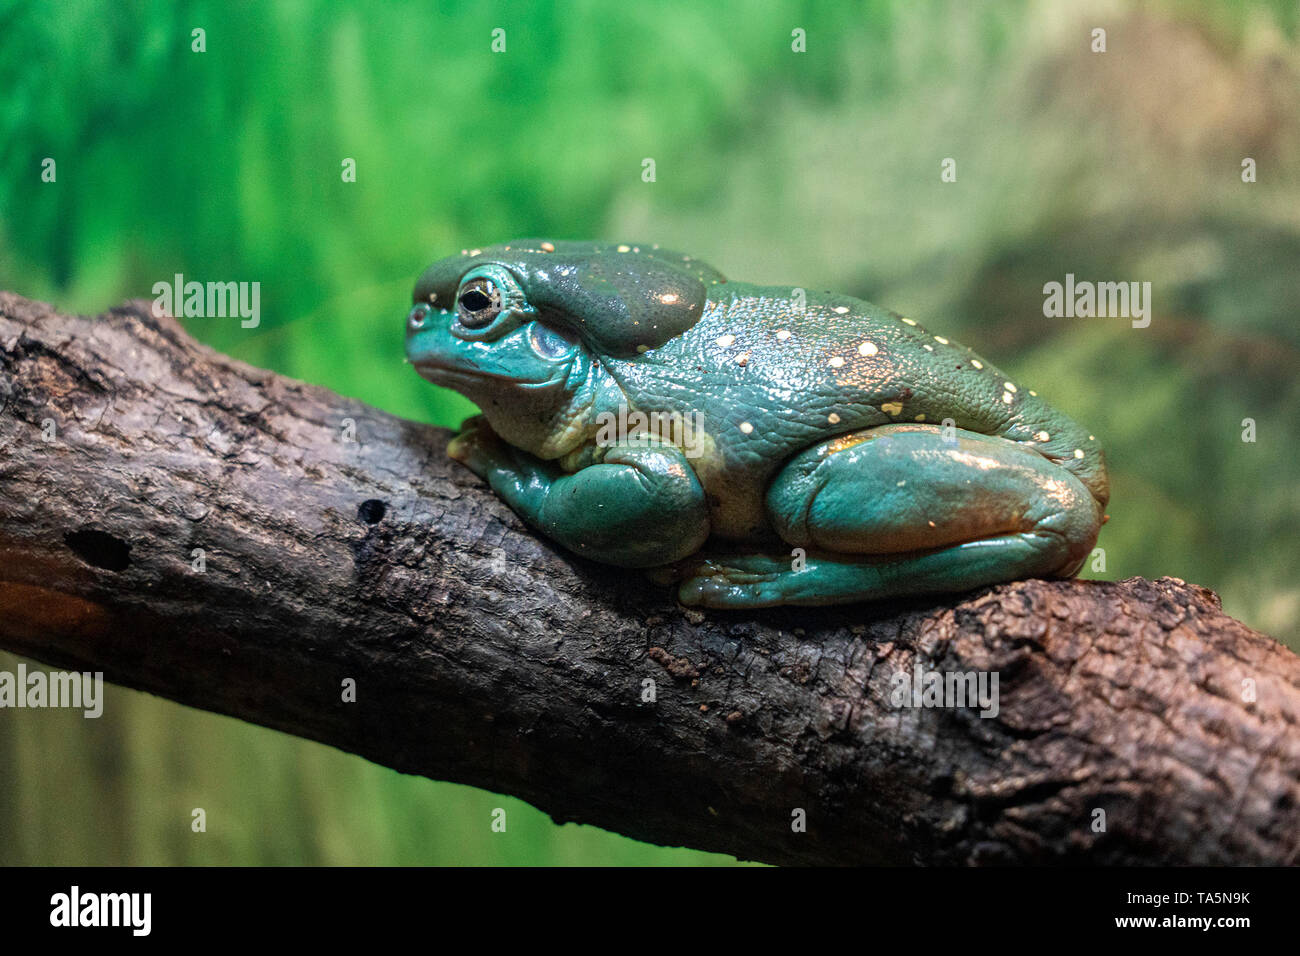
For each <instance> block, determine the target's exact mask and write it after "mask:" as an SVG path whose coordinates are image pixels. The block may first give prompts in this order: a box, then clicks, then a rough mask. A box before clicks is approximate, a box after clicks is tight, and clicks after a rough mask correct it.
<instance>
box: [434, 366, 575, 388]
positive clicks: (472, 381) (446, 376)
mask: <svg viewBox="0 0 1300 956" xmlns="http://www.w3.org/2000/svg"><path fill="white" fill-rule="evenodd" d="M411 364H412V365H413V366H415V370H416V372H418V373H419V375H420V377H421V378H423V379H427V380H428V381H430V382H433V384H435V385H445V386H447V387H448V388H454V389H457V391H459V386H460V385H470V386H477V385H482V384H483V383H484V382H488V381H492V382H502V383H504V384H508V385H513V386H515V387H516V388H523V389H546V388H553V387H557V386H560V385H562V384H563V383H564V377H563V376H562V375H561V376H555V375H552V376H551V377H549V378H545V379H542V380H541V381H536V382H534V381H530V380H528V379H518V378H514V377H512V376H510V375H502V374H501V373H500V372H489V371H488V370H487V369H483V368H474V367H472V366H465V365H453V364H451V363H449V362H438V361H435V360H434V359H428V358H424V359H420V360H419V361H418V362H412V363H411Z"/></svg>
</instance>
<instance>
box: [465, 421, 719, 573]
mask: <svg viewBox="0 0 1300 956" xmlns="http://www.w3.org/2000/svg"><path fill="white" fill-rule="evenodd" d="M467 425H468V426H469V427H467V428H466V429H465V430H464V431H462V432H461V434H459V435H457V436H456V438H455V439H453V440H452V442H451V444H450V445H449V446H448V448H447V453H448V454H449V455H450V456H451V457H453V458H455V459H457V460H458V461H461V462H463V463H464V464H466V465H468V466H469V467H470V468H471V469H472V470H473V471H474V472H475V473H477V474H478V475H479V476H480V477H482V478H485V479H486V480H487V482H488V484H490V485H491V486H492V490H493V491H495V492H496V493H497V494H498V495H500V496H501V497H502V498H504V499H505V501H506V503H507V504H508V505H510V507H511V508H513V509H514V510H515V512H516V513H517V514H518V515H519V516H520V517H522V518H523V519H524V520H525V521H527V522H528V523H529V524H531V525H532V526H533V527H535V528H536V529H537V530H539V531H540V532H542V534H544V535H546V536H547V537H549V538H551V539H552V540H554V541H558V542H559V543H560V544H562V545H564V546H565V547H566V548H568V549H569V550H571V551H573V552H575V553H577V554H580V555H583V556H585V557H588V558H591V559H593V560H596V561H603V562H605V563H606V564H615V565H620V566H622V567H630V568H644V567H652V566H655V565H661V564H666V563H669V562H672V561H677V560H679V559H680V558H683V557H685V556H686V555H688V554H692V553H694V552H695V551H698V550H699V548H700V546H701V545H703V544H704V541H705V539H706V538H708V536H709V514H708V507H707V505H706V503H705V498H704V490H703V489H702V488H701V487H700V482H699V479H698V478H696V476H695V472H694V470H693V469H692V468H691V467H690V465H689V464H687V461H686V458H685V456H684V455H683V453H682V450H681V449H680V448H677V447H676V446H674V445H668V444H663V443H660V442H658V441H656V440H654V439H653V438H648V439H644V440H636V439H633V440H629V441H627V442H622V443H619V444H616V445H614V446H612V447H610V448H608V449H607V450H606V451H605V454H604V460H603V462H602V463H601V464H595V465H588V466H587V467H585V468H582V469H579V470H578V471H575V472H573V473H566V472H564V471H563V470H562V469H560V468H559V467H558V466H557V465H555V464H554V463H552V462H547V461H543V460H541V459H540V458H537V457H535V456H533V455H530V454H529V453H528V452H526V451H522V450H520V449H518V448H515V447H514V446H512V445H509V444H507V443H506V442H505V441H503V440H502V439H501V438H499V437H498V436H497V435H495V434H494V433H493V432H492V431H491V429H490V428H488V427H487V426H486V424H479V423H476V422H475V420H471V423H467Z"/></svg>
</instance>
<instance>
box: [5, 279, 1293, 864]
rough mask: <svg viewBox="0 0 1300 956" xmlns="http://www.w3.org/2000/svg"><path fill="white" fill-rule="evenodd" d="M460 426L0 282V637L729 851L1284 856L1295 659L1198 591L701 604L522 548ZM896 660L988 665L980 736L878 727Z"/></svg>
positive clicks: (170, 691) (376, 753)
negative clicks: (66, 310) (409, 415)
mask: <svg viewBox="0 0 1300 956" xmlns="http://www.w3.org/2000/svg"><path fill="white" fill-rule="evenodd" d="M50 422H52V423H53V432H52V433H51V427H50V424H49V423H50ZM352 436H354V437H355V441H349V440H346V439H347V438H349V437H352ZM47 438H49V439H51V440H46V439H47ZM446 440H447V432H445V431H444V430H441V429H438V428H432V427H428V426H425V425H421V424H417V423H415V422H410V421H404V420H402V419H399V418H395V417H393V416H391V415H388V414H385V413H383V412H380V411H378V410H376V409H373V408H369V407H366V406H365V405H362V404H361V403H359V402H356V401H353V400H351V399H348V398H344V397H341V396H338V395H335V394H332V393H330V392H328V391H326V390H324V389H321V388H316V387H313V386H309V385H305V384H302V383H300V382H296V381H292V380H289V379H286V378H283V377H281V376H278V375H275V374H272V373H270V372H267V371H263V370H259V369H255V368H251V367H249V366H247V365H244V364H241V363H239V362H236V361H234V360H232V359H229V358H226V357H224V356H222V355H220V354H217V353H215V352H213V351H211V350H209V349H207V348H205V347H203V346H200V345H198V344H196V343H195V342H194V341H192V340H191V339H190V338H189V337H188V336H187V335H186V334H185V333H184V331H182V329H181V328H180V326H179V325H178V323H176V322H175V321H174V320H173V319H170V318H161V319H160V318H155V317H154V316H152V315H151V314H150V311H149V307H148V304H147V303H132V304H128V305H127V306H125V307H123V308H120V309H116V310H114V311H112V312H109V313H107V314H105V315H103V316H100V317H98V318H81V317H74V316H68V315H62V314H59V313H58V312H56V311H54V310H53V309H51V308H50V307H49V306H46V305H42V304H40V303H36V302H30V301H27V300H25V299H22V298H20V297H18V296H15V295H12V294H8V293H0V646H3V647H5V648H7V649H9V650H12V651H15V652H17V653H19V654H23V655H27V656H30V657H33V658H36V659H38V660H41V661H44V662H47V663H49V664H52V665H55V666H58V667H65V668H75V669H78V670H102V671H103V672H104V673H105V676H106V678H107V679H109V680H112V681H115V682H117V683H120V684H123V685H126V686H130V687H136V688H140V689H143V690H147V691H150V692H152V693H155V694H159V695H162V696H164V697H168V698H171V699H173V700H176V701H180V702H181V703H184V704H188V705H190V706H193V707H200V708H204V709H207V710H212V711H216V712H219V713H223V714H230V715H233V716H236V717H239V718H242V719H244V720H248V721H252V722H254V723H258V724H263V725H265V726H268V727H274V728H277V729H279V730H283V731H286V732H288V733H292V734H297V735H300V736H303V737H307V738H311V739H313V740H319V741H323V742H325V743H328V744H331V745H333V746H335V747H339V748H342V749H344V750H347V751H350V752H353V753H357V754H360V755H362V756H364V757H366V758H368V759H370V760H373V761H376V762H378V763H381V764H384V765H387V766H390V767H395V768H397V769H398V770H401V771H404V772H408V773H417V774H424V775H426V776H429V777H434V778H437V779H443V780H455V781H459V782H462V783H468V784H472V785H475V786H479V787H485V788H488V789H490V790H495V791H500V792H504V793H509V794H512V795H515V796H519V797H522V798H523V799H525V800H527V801H529V802H531V803H533V804H535V805H536V806H538V807H540V808H542V809H543V810H545V811H547V812H548V813H550V814H551V815H552V816H553V817H554V818H555V819H556V820H559V821H568V820H574V821H580V822H584V823H591V824H595V825H598V826H602V827H605V828H607V829H610V830H615V831H618V832H620V833H625V834H628V835H629V836H632V837H636V838H638V839H641V840H648V841H651V842H654V843H663V844H682V845H686V846H692V847H700V848H703V849H708V850H718V851H723V852H727V853H732V854H735V855H736V856H738V857H742V858H746V859H756V860H764V861H768V862H772V863H785V864H800V863H803V864H808V863H835V864H839V863H927V864H934V863H1028V862H1089V863H1143V864H1158V863H1175V864H1188V863H1290V862H1293V861H1294V860H1295V858H1296V855H1297V845H1298V841H1300V733H1297V720H1298V719H1300V658H1297V657H1296V656H1295V655H1294V654H1292V653H1290V652H1289V651H1287V650H1286V649H1285V648H1283V647H1282V646H1280V645H1279V644H1278V643H1276V642H1275V641H1273V640H1272V639H1270V638H1268V637H1265V636H1263V635H1261V634H1258V633H1256V632H1254V631H1252V630H1250V629H1249V628H1247V627H1245V626H1244V625H1242V624H1240V623H1239V622H1237V621H1235V620H1233V619H1231V618H1229V617H1227V616H1225V615H1224V614H1223V613H1222V612H1221V610H1220V608H1219V602H1218V599H1217V598H1216V597H1215V595H1214V594H1213V593H1211V592H1209V591H1206V590H1204V589H1202V588H1198V587H1194V586H1190V585H1187V584H1184V583H1183V582H1181V581H1178V580H1176V579H1172V578H1162V579H1160V580H1158V581H1147V580H1144V579H1140V578H1134V579H1130V580H1128V581H1123V582H1118V583H1101V582H1090V581H1038V580H1033V581H1021V582H1017V583H1014V584H1008V585H1002V586H999V587H995V588H990V589H985V590H983V591H980V592H976V593H974V594H970V595H964V596H954V597H952V598H944V599H940V600H929V601H924V602H904V603H892V604H887V605H872V606H867V605H859V606H852V607H841V608H831V609H817V610H809V609H793V608H792V609H779V610H776V611H764V612H754V613H723V612H708V613H701V612H696V611H691V610H686V609H684V608H682V607H680V606H678V605H676V604H675V603H674V601H673V600H672V599H671V597H670V595H669V593H668V592H667V591H666V590H663V589H660V588H657V587H655V586H653V585H651V584H649V583H648V582H647V581H645V580H644V579H643V578H641V577H640V576H639V575H637V574H633V573H629V572H623V571H619V570H617V569H610V568H605V567H601V566H598V565H595V564H591V563H588V562H585V561H582V560H580V559H577V558H574V557H572V556H569V555H567V554H564V553H562V552H559V551H557V550H556V549H555V548H553V547H552V546H550V545H549V544H548V543H547V542H545V541H543V540H540V539H539V538H537V537H535V536H534V535H532V534H531V533H529V531H528V530H527V529H526V528H525V527H524V526H523V525H522V523H521V522H520V521H519V520H518V519H517V518H516V517H515V516H514V515H513V514H512V513H511V512H510V511H509V510H508V509H507V508H506V507H505V506H504V505H502V504H501V503H500V502H499V501H498V500H497V499H496V498H495V497H494V496H493V495H492V494H491V493H490V492H489V491H487V490H486V488H485V487H484V486H483V484H482V483H481V482H480V481H479V480H478V479H476V478H475V477H474V476H473V475H471V474H470V473H469V472H468V471H466V470H464V469H462V468H461V467H460V466H458V465H456V464H455V463H453V462H449V461H448V460H447V459H446V458H445V456H444V454H443V451H444V446H445V443H446ZM196 549H202V551H203V553H204V556H205V562H206V567H205V569H204V570H202V571H197V570H195V562H196V557H195V550H196ZM918 665H919V666H920V667H921V668H923V669H927V670H936V671H941V672H945V673H946V672H967V671H972V672H982V673H985V674H992V673H996V674H997V676H998V681H999V684H998V690H999V700H998V711H997V714H996V716H986V717H981V716H980V713H979V710H978V708H977V707H971V706H966V707H947V708H929V707H921V708H917V707H898V706H895V700H894V698H895V690H896V687H897V686H898V685H897V681H896V676H897V675H900V674H902V675H907V677H908V679H909V680H910V679H911V675H913V674H914V673H915V671H914V668H915V667H916V666H918ZM346 678H352V679H354V680H355V681H356V683H357V699H356V702H355V703H349V702H344V700H343V699H342V696H343V695H342V691H341V687H342V682H343V681H344V680H345V679H346ZM647 681H653V682H654V688H655V695H654V698H655V699H653V700H647V699H646V696H647V694H646V688H647V687H648V686H650V685H648V684H647V683H646V682H647ZM908 696H909V697H910V693H909V695H908ZM800 811H802V817H803V818H804V819H805V820H806V830H805V831H804V832H799V829H798V827H797V826H793V825H792V824H794V823H796V822H797V820H798V819H799V817H800ZM1098 811H1104V830H1098V829H1096V826H1097V822H1098V821H1099V819H1100V817H1099V814H1098Z"/></svg>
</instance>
